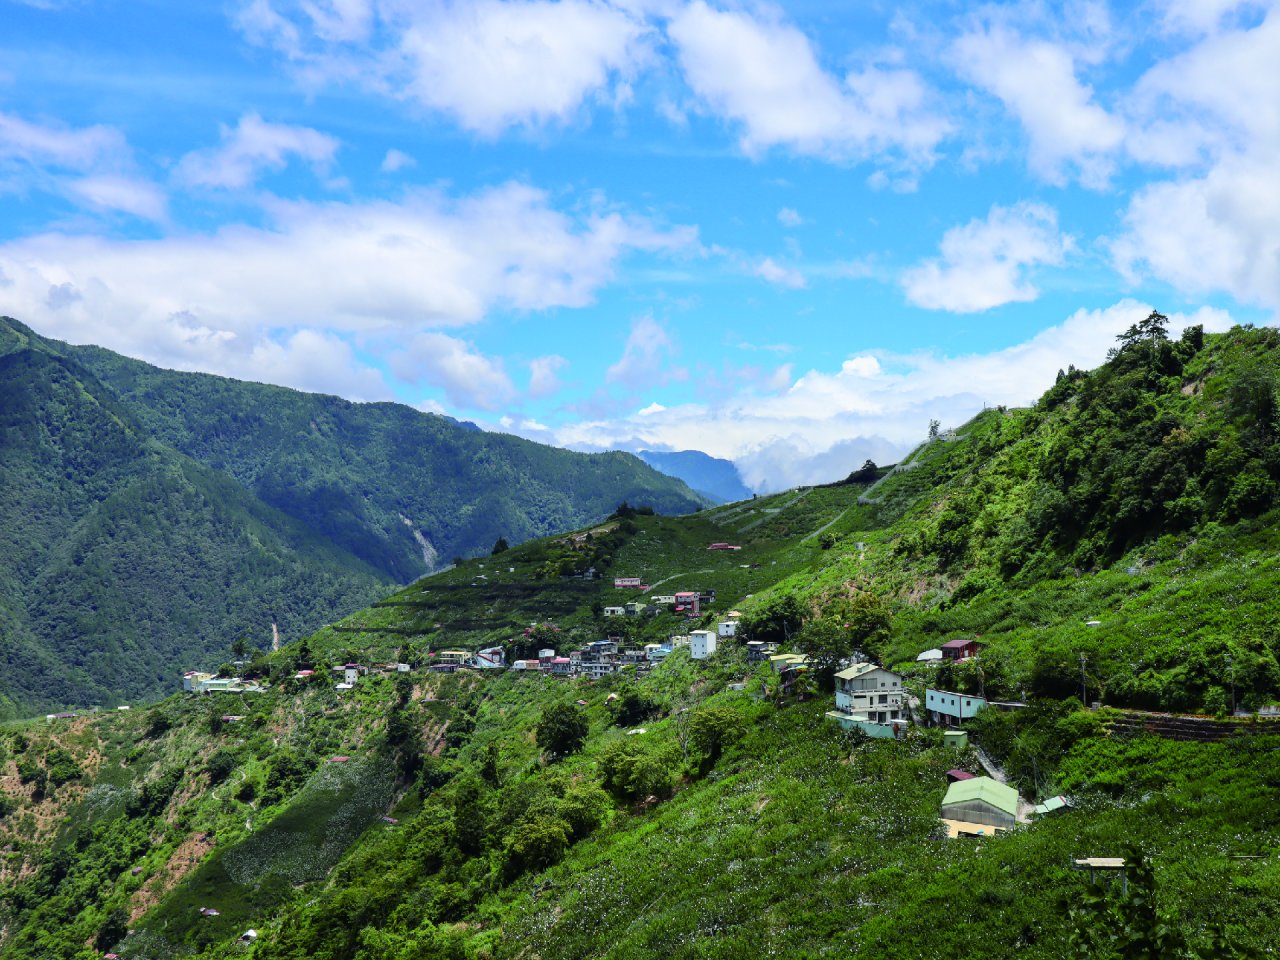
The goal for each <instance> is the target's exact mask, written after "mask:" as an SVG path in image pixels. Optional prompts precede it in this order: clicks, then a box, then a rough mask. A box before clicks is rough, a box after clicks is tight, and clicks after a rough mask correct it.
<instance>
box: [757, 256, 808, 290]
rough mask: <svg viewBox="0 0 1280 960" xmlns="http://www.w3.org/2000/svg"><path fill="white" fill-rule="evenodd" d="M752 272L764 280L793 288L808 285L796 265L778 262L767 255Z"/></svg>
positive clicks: (802, 287) (798, 288)
mask: <svg viewBox="0 0 1280 960" xmlns="http://www.w3.org/2000/svg"><path fill="white" fill-rule="evenodd" d="M752 272H753V273H754V274H755V275H756V276H757V277H760V278H761V279H762V280H767V281H768V282H769V283H772V284H776V285H777V286H780V287H790V288H791V289H792V290H802V289H804V287H805V286H806V285H807V284H806V282H805V279H804V274H803V273H801V272H800V271H799V270H797V269H796V268H795V267H788V266H785V265H783V264H780V263H778V262H777V261H776V260H774V259H773V257H765V258H764V259H763V260H761V261H760V262H759V263H757V264H756V265H755V268H754V269H753V270H752Z"/></svg>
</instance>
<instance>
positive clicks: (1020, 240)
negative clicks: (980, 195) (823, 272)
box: [902, 203, 1070, 313]
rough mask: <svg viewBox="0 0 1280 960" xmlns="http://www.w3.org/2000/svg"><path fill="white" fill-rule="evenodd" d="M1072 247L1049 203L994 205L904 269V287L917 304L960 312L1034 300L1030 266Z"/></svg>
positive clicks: (1055, 260)
mask: <svg viewBox="0 0 1280 960" xmlns="http://www.w3.org/2000/svg"><path fill="white" fill-rule="evenodd" d="M1069 248H1070V239H1069V238H1067V237H1064V236H1063V235H1062V234H1060V233H1059V232H1058V218H1057V214H1056V213H1054V211H1053V210H1052V209H1051V208H1050V207H1047V206H1045V205H1043V204H1039V203H1020V204H1018V205H1016V206H1014V207H1001V206H993V207H992V208H991V211H990V212H989V213H988V215H987V219H986V220H971V221H969V222H968V223H967V224H965V225H964V226H959V227H952V228H951V229H950V230H948V231H947V232H946V233H945V234H943V237H942V243H941V245H940V253H941V256H940V257H937V258H934V259H932V260H925V261H924V262H922V263H921V264H919V265H918V266H915V267H913V268H911V269H910V270H906V271H904V272H903V274H902V288H903V290H904V291H905V292H906V294H907V299H908V300H910V301H911V302H912V303H914V304H915V305H916V306H919V307H925V308H926V309H930V310H950V311H952V312H955V313H974V312H977V311H980V310H989V309H991V308H992V307H998V306H1000V305H1001V304H1005V303H1015V302H1025V301H1028V300H1034V299H1036V297H1038V296H1039V291H1038V290H1037V289H1036V288H1035V286H1034V285H1033V284H1032V283H1031V282H1030V281H1029V280H1028V279H1027V277H1026V270H1027V268H1028V267H1032V266H1035V265H1037V264H1051V265H1057V264H1061V263H1062V262H1063V258H1064V256H1065V254H1066V252H1067V250H1068V249H1069Z"/></svg>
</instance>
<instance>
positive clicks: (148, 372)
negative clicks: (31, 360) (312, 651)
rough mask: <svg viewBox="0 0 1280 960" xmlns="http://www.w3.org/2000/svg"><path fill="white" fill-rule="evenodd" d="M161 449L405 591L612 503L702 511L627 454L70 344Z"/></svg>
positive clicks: (684, 491) (590, 517) (584, 519)
mask: <svg viewBox="0 0 1280 960" xmlns="http://www.w3.org/2000/svg"><path fill="white" fill-rule="evenodd" d="M69 349H70V352H71V353H72V355H74V356H75V357H76V358H77V359H78V360H79V361H80V362H81V363H83V364H84V365H85V366H86V367H87V368H89V369H90V370H92V371H93V372H94V373H95V374H96V375H97V376H98V377H99V378H101V379H102V381H103V382H104V383H106V384H107V385H108V386H109V387H110V388H111V389H112V390H113V391H114V392H115V393H116V395H117V396H118V397H119V398H120V402H121V403H122V404H123V405H124V406H125V407H127V408H128V409H129V410H131V411H132V412H133V413H134V414H135V415H136V416H137V417H138V418H139V420H140V421H142V422H143V423H144V424H145V425H146V427H147V429H148V430H149V431H150V432H151V433H152V435H153V436H155V437H156V438H157V439H159V440H161V441H162V442H164V443H166V444H169V445H170V446H172V447H174V448H175V449H177V450H179V451H181V452H182V453H185V454H186V455H188V456H190V457H192V458H194V459H196V460H199V461H200V462H202V463H205V464H207V465H209V466H211V467H213V468H215V469H217V470H220V471H222V472H225V473H226V474H228V475H229V476H231V477H234V478H235V479H236V480H237V481H239V482H240V483H242V484H243V485H244V486H245V487H247V488H248V489H250V490H252V491H253V492H254V494H256V495H257V496H258V497H259V498H261V499H262V500H263V501H264V502H266V503H269V504H270V505H272V506H274V507H276V508H277V509H279V510H282V511H284V512H285V513H288V514H289V515H290V516H293V517H296V518H297V519H299V520H301V521H302V522H304V523H306V524H307V525H308V526H309V527H311V528H312V529H313V530H315V531H316V532H318V533H320V534H322V535H323V536H326V537H328V538H329V539H331V540H333V541H334V542H335V543H337V544H339V545H340V546H342V547H343V548H345V549H347V550H349V551H350V552H352V553H354V554H356V555H357V556H359V557H361V558H362V559H364V560H365V561H367V562H368V563H370V564H372V565H373V566H375V567H377V568H378V569H379V570H381V571H383V572H384V573H385V574H386V575H387V576H389V577H391V578H392V579H394V580H397V581H399V582H401V583H405V582H408V581H409V580H412V579H414V578H415V577H418V576H421V575H422V574H424V573H427V572H429V571H430V570H432V569H435V568H436V567H438V566H443V565H445V564H447V563H448V562H449V561H450V560H451V559H452V558H453V557H455V556H474V555H476V554H477V553H480V552H482V551H483V552H488V548H489V547H491V546H492V545H493V544H494V542H495V541H496V540H497V539H498V538H499V537H504V538H505V539H506V540H507V541H508V542H510V543H518V542H522V541H524V540H528V539H530V538H533V537H540V536H546V535H547V534H550V533H555V532H557V531H560V530H566V529H571V528H573V527H576V526H581V525H582V524H584V523H590V522H592V521H594V520H596V519H598V518H599V517H602V516H604V515H605V514H606V513H608V512H609V511H610V510H612V509H613V508H614V507H615V506H617V504H618V503H620V502H621V501H624V500H626V501H628V502H631V503H641V504H645V505H648V506H651V507H653V508H654V509H655V510H658V511H659V512H661V513H685V512H688V511H690V510H693V509H696V508H697V507H699V506H701V505H702V504H703V503H704V502H706V501H704V500H703V499H702V498H700V497H698V496H696V495H695V494H693V493H692V491H690V490H689V488H688V487H687V486H685V484H684V483H682V482H681V481H679V480H676V479H673V478H671V477H667V476H664V475H662V474H660V473H658V472H657V471H655V470H652V469H650V468H648V467H647V466H645V465H644V464H643V463H642V462H641V461H639V460H638V459H636V458H635V457H633V456H631V455H630V454H623V453H606V454H591V455H588V454H580V453H572V452H569V451H566V450H560V449H557V448H554V447H548V446H545V445H542V444H537V443H533V442H531V441H528V440H523V439H521V438H519V437H513V436H509V435H506V434H493V433H485V432H484V431H481V430H476V429H474V428H468V427H467V426H464V425H462V424H459V423H458V422H457V421H455V420H452V419H450V418H449V417H441V416H436V415H434V414H424V413H420V412H419V411H417V410H414V409H412V408H410V407H406V406H403V405H402V404H394V403H368V404H356V403H350V402H348V401H345V400H342V399H339V398H337V397H329V396H322V395H319V394H307V393H300V392H298V391H296V390H288V389H285V388H283V387H271V386H266V385H263V384H256V383H245V382H242V381H238V380H228V379H226V378H223V377H214V376H209V375H206V374H193V373H177V372H174V371H170V370H161V369H159V368H157V367H152V366H150V365H148V364H145V363H141V362H139V361H136V360H130V359H128V358H127V357H122V356H120V355H119V354H114V353H111V352H110V351H106V350H101V349H99V348H93V347H76V348H69Z"/></svg>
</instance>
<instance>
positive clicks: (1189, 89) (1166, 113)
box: [1112, 7, 1280, 312]
mask: <svg viewBox="0 0 1280 960" xmlns="http://www.w3.org/2000/svg"><path fill="white" fill-rule="evenodd" d="M1278 50H1280V8H1276V7H1272V9H1271V10H1270V11H1269V12H1268V13H1267V15H1266V16H1265V17H1264V18H1263V19H1262V20H1261V21H1260V22H1258V23H1256V24H1255V25H1252V26H1249V27H1233V28H1228V29H1220V30H1218V31H1217V32H1215V33H1212V34H1211V35H1209V36H1207V37H1205V38H1203V39H1202V40H1200V41H1199V42H1197V43H1195V44H1194V45H1193V46H1191V47H1190V48H1189V49H1188V50H1186V51H1185V52H1184V53H1182V54H1180V55H1179V56H1176V57H1172V58H1170V59H1168V60H1166V61H1164V62H1162V63H1160V64H1157V65H1156V66H1154V67H1153V68H1152V69H1151V70H1150V71H1148V72H1147V73H1146V74H1145V75H1144V76H1143V77H1142V78H1141V80H1139V82H1138V84H1137V86H1136V88H1135V92H1134V95H1133V98H1132V104H1131V109H1132V111H1133V112H1134V114H1135V116H1136V117H1137V118H1138V122H1139V123H1140V124H1141V135H1135V137H1134V138H1133V139H1132V141H1131V143H1130V152H1131V153H1132V154H1133V155H1134V156H1135V157H1137V158H1138V159H1141V160H1144V161H1146V162H1149V163H1162V164H1165V165H1168V166H1173V167H1180V168H1183V169H1182V171H1181V175H1180V176H1179V177H1178V178H1176V179H1173V180H1169V181H1164V182H1156V183H1148V184H1147V185H1145V186H1143V187H1141V188H1140V189H1138V190H1137V191H1135V193H1134V194H1133V196H1132V198H1131V200H1130V201H1129V206H1128V209H1127V210H1126V212H1125V214H1124V230H1123V231H1122V232H1121V234H1120V235H1119V236H1118V237H1117V238H1115V240H1114V242H1113V243H1112V252H1113V254H1114V258H1115V263H1116V265H1117V267H1118V268H1119V269H1121V270H1122V271H1123V272H1125V273H1126V274H1128V275H1129V276H1130V278H1131V279H1133V278H1137V277H1138V276H1140V275H1142V274H1144V273H1150V274H1152V275H1154V276H1156V277H1158V278H1160V279H1161V280H1163V281H1165V282H1166V283H1169V284H1171V285H1173V286H1174V287H1176V288H1178V289H1179V290H1183V291H1186V292H1189V293H1203V292H1208V291H1223V292H1226V293H1228V294H1230V295H1232V296H1233V297H1235V298H1237V299H1238V300H1240V301H1242V302H1246V303H1254V304H1259V305H1262V306H1266V307H1269V308H1270V309H1272V310H1274V311H1277V312H1280V183H1278V182H1277V179H1276V176H1275V169H1276V156H1277V155H1280V71H1277V70H1276V69H1275V60H1276V52H1277V51H1278Z"/></svg>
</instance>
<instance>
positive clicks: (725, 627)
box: [716, 620, 738, 637]
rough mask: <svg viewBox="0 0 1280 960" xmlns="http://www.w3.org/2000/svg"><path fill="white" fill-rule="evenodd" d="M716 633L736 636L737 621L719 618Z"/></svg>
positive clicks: (722, 635) (723, 635)
mask: <svg viewBox="0 0 1280 960" xmlns="http://www.w3.org/2000/svg"><path fill="white" fill-rule="evenodd" d="M716 633H717V634H719V635H720V636H721V637H736V636H737V635H738V621H737V620H721V621H720V624H719V626H717V627H716Z"/></svg>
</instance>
